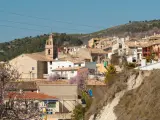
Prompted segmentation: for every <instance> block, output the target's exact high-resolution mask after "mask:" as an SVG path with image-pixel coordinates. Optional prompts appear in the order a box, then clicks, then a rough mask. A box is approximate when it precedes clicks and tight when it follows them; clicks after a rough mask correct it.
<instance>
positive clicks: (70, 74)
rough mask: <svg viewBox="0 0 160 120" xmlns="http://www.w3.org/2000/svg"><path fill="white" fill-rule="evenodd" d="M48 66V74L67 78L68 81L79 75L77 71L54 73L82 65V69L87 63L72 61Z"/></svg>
mask: <svg viewBox="0 0 160 120" xmlns="http://www.w3.org/2000/svg"><path fill="white" fill-rule="evenodd" d="M47 64H48V74H52V73H58V74H59V75H60V76H61V77H64V76H65V77H67V79H70V78H72V77H74V76H76V75H77V70H68V71H52V70H55V69H57V68H69V67H71V68H72V67H78V66H79V64H81V67H84V66H85V62H83V63H76V64H75V63H73V62H70V61H52V64H51V63H50V62H48V63H47Z"/></svg>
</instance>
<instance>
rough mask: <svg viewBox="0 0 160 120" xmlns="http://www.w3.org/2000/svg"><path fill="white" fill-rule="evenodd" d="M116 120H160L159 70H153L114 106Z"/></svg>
mask: <svg viewBox="0 0 160 120" xmlns="http://www.w3.org/2000/svg"><path fill="white" fill-rule="evenodd" d="M115 113H116V116H117V117H118V119H117V120H160V70H153V71H151V73H150V74H149V76H147V77H145V78H144V79H143V81H142V83H141V85H140V87H138V88H136V89H132V90H130V91H127V92H126V93H125V94H124V95H123V97H122V98H121V100H120V102H119V104H118V105H117V106H116V107H115Z"/></svg>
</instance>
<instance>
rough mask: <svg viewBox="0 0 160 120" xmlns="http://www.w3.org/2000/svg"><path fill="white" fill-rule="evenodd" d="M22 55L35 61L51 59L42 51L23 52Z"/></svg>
mask: <svg viewBox="0 0 160 120" xmlns="http://www.w3.org/2000/svg"><path fill="white" fill-rule="evenodd" d="M24 55H26V56H28V57H30V58H32V59H34V60H37V61H52V59H49V58H47V57H46V56H45V54H44V52H37V53H31V54H24Z"/></svg>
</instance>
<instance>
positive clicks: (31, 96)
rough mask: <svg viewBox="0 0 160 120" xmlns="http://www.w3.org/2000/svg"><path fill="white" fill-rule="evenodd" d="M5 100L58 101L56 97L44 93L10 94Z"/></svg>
mask: <svg viewBox="0 0 160 120" xmlns="http://www.w3.org/2000/svg"><path fill="white" fill-rule="evenodd" d="M5 98H10V99H11V98H12V99H13V98H16V99H35V100H57V98H56V97H55V96H49V95H46V94H43V93H37V92H24V93H22V94H20V93H17V92H8V94H7V96H6V97H5Z"/></svg>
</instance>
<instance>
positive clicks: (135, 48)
mask: <svg viewBox="0 0 160 120" xmlns="http://www.w3.org/2000/svg"><path fill="white" fill-rule="evenodd" d="M126 56H127V61H128V62H129V63H132V62H139V63H140V61H141V60H142V47H141V45H140V44H137V42H127V43H126Z"/></svg>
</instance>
